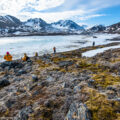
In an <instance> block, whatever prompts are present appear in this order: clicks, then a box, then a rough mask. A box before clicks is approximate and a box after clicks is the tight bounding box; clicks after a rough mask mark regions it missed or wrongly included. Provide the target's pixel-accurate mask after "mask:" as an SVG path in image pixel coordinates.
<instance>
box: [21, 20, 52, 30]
mask: <svg viewBox="0 0 120 120" xmlns="http://www.w3.org/2000/svg"><path fill="white" fill-rule="evenodd" d="M23 25H25V26H29V27H32V28H33V29H35V30H40V29H43V28H46V27H48V26H50V25H49V24H48V23H46V22H45V21H44V20H42V19H41V18H34V19H29V20H27V21H26V22H24V23H23Z"/></svg>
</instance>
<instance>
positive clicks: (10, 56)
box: [4, 52, 12, 61]
mask: <svg viewBox="0 0 120 120" xmlns="http://www.w3.org/2000/svg"><path fill="white" fill-rule="evenodd" d="M4 59H5V60H6V61H12V55H10V53H9V52H7V53H6V55H5V56H4Z"/></svg>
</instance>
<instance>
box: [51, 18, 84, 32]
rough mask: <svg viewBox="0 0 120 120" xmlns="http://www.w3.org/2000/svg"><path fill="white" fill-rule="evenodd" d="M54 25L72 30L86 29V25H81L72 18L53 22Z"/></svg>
mask: <svg viewBox="0 0 120 120" xmlns="http://www.w3.org/2000/svg"><path fill="white" fill-rule="evenodd" d="M51 25H52V27H55V28H58V29H70V30H84V27H81V26H79V25H78V24H76V23H75V22H73V21H71V20H60V21H58V22H54V23H52V24H51Z"/></svg>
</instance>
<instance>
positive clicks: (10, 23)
mask: <svg viewBox="0 0 120 120" xmlns="http://www.w3.org/2000/svg"><path fill="white" fill-rule="evenodd" d="M21 24H22V23H21V21H20V20H19V19H17V18H16V17H13V16H10V15H6V16H0V28H6V27H17V26H19V25H21Z"/></svg>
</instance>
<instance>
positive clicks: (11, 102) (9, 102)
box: [5, 99, 16, 108]
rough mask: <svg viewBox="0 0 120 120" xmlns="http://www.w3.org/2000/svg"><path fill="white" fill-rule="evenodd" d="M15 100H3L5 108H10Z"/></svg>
mask: <svg viewBox="0 0 120 120" xmlns="http://www.w3.org/2000/svg"><path fill="white" fill-rule="evenodd" d="M15 102H16V101H15V100H12V99H9V100H7V101H6V102H5V105H6V106H7V108H11V107H12V106H13V105H14V104H15Z"/></svg>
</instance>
